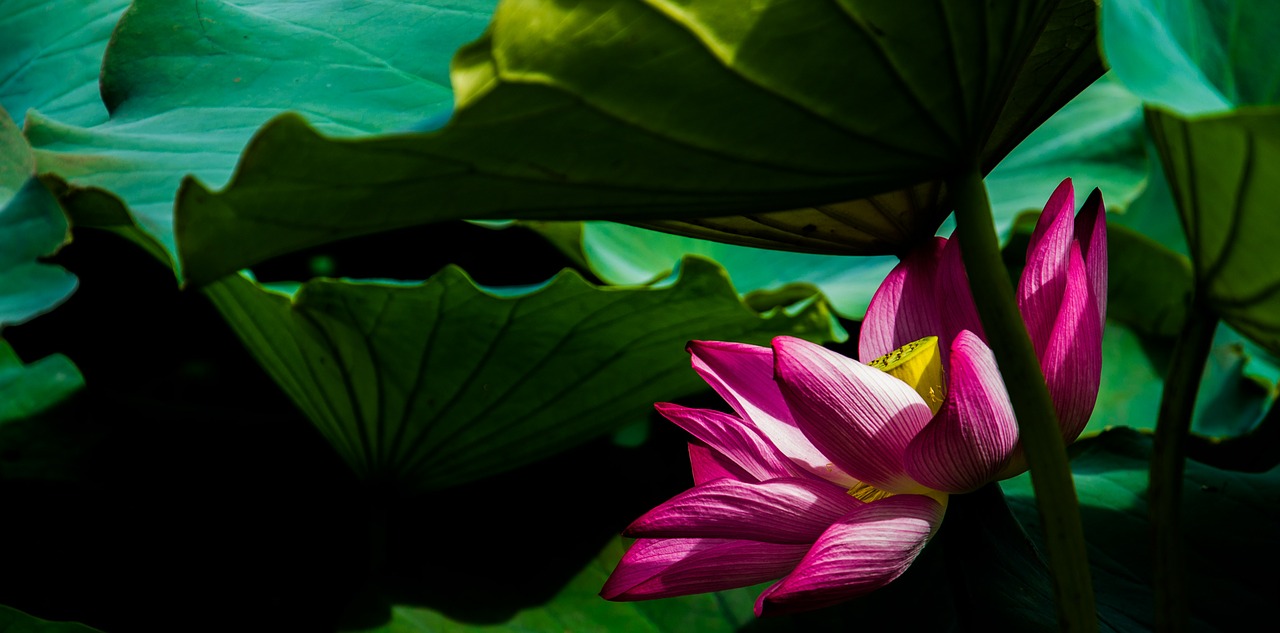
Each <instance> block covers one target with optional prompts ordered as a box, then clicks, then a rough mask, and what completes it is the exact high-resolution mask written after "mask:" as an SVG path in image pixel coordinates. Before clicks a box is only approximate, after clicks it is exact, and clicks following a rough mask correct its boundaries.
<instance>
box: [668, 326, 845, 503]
mask: <svg viewBox="0 0 1280 633" xmlns="http://www.w3.org/2000/svg"><path fill="white" fill-rule="evenodd" d="M688 349H689V353H690V354H691V355H692V356H693V368H694V370H696V371H697V372H698V374H699V375H701V376H702V379H703V380H705V381H707V384H708V385H711V387H712V388H713V389H715V390H716V392H717V393H719V394H720V397H722V398H724V400H725V402H727V403H729V406H730V407H733V410H734V411H737V412H738V415H739V416H741V417H742V419H743V422H745V423H747V424H750V425H751V426H754V427H755V428H756V430H758V431H760V434H761V435H763V436H764V437H766V438H768V439H769V441H770V442H772V443H773V445H774V446H775V447H777V449H778V450H779V451H780V452H781V453H782V454H783V455H786V456H787V457H788V458H789V459H791V460H792V461H794V462H795V463H796V464H798V465H799V466H801V467H802V468H804V469H806V470H808V471H809V472H812V473H815V474H818V475H819V476H822V477H824V478H826V479H829V480H831V481H834V482H836V483H839V484H842V485H847V486H853V485H854V484H856V483H857V481H856V480H854V479H853V478H852V477H850V476H848V475H846V474H845V473H843V472H837V471H836V470H834V469H831V468H829V467H828V465H829V463H830V460H829V459H827V458H826V457H824V456H823V455H822V453H820V452H819V451H818V449H817V448H815V447H814V446H813V444H811V443H810V442H809V440H808V439H807V438H805V436H804V433H801V432H800V429H798V428H796V425H795V422H794V421H793V420H792V416H791V411H790V409H788V407H787V403H786V401H785V400H784V399H783V398H782V393H781V392H780V391H778V385H777V383H775V382H774V380H773V350H771V349H769V348H767V347H758V346H755V345H746V344H744V343H726V342H720V341H693V342H691V343H689V346H688Z"/></svg>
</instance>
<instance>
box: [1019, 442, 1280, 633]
mask: <svg viewBox="0 0 1280 633" xmlns="http://www.w3.org/2000/svg"><path fill="white" fill-rule="evenodd" d="M1072 454H1073V455H1074V457H1073V459H1072V461H1071V466H1072V470H1073V471H1074V472H1075V483H1076V491H1077V493H1078V495H1079V497H1080V505H1081V507H1080V510H1081V515H1082V517H1083V521H1084V529H1085V537H1086V539H1087V540H1088V544H1089V562H1090V565H1091V566H1092V568H1093V582H1094V588H1095V591H1096V592H1097V598H1098V615H1099V620H1100V621H1101V622H1102V623H1103V624H1104V625H1110V626H1111V627H1113V628H1115V629H1118V630H1123V631H1133V630H1150V629H1151V626H1152V625H1151V617H1152V614H1153V613H1154V606H1153V604H1152V596H1151V586H1150V585H1151V582H1150V579H1151V547H1150V532H1149V530H1150V524H1149V522H1148V519H1147V493H1146V489H1147V472H1148V468H1149V463H1150V456H1151V440H1150V438H1147V437H1143V436H1142V435H1140V434H1138V433H1137V432H1135V431H1133V430H1130V429H1117V430H1113V431H1108V432H1106V433H1103V434H1101V435H1099V436H1097V437H1094V438H1090V439H1085V440H1081V441H1079V442H1076V444H1075V445H1073V446H1072ZM1001 486H1002V487H1003V488H1004V490H1005V493H1006V494H1007V495H1008V499H1009V504H1010V506H1011V507H1012V508H1013V511H1014V514H1015V515H1017V516H1018V518H1019V519H1020V520H1021V521H1022V523H1023V525H1024V526H1026V528H1027V531H1028V533H1030V534H1031V535H1032V537H1033V538H1036V537H1037V535H1039V534H1040V533H1041V532H1042V529H1041V527H1040V525H1041V524H1040V519H1039V513H1038V512H1037V510H1036V505H1035V499H1034V496H1033V492H1032V488H1031V481H1030V477H1028V476H1027V475H1022V476H1019V477H1017V478H1014V479H1010V480H1008V481H1005V482H1002V484H1001ZM1182 491H1183V493H1182V517H1183V521H1184V532H1185V533H1186V535H1187V539H1186V542H1187V560H1188V565H1189V569H1188V573H1187V579H1188V582H1189V583H1190V591H1191V595H1194V596H1195V597H1196V600H1195V601H1193V602H1192V603H1191V605H1190V609H1191V616H1192V620H1193V622H1192V624H1193V630H1215V629H1216V630H1225V631H1235V630H1250V629H1252V628H1255V627H1256V626H1257V623H1258V622H1260V621H1262V619H1265V618H1267V617H1269V614H1270V613H1271V612H1272V610H1273V606H1274V603H1275V591H1274V588H1275V579H1274V575H1273V570H1274V569H1275V568H1276V566H1277V565H1280V547H1278V546H1280V542H1278V539H1280V530H1277V526H1280V511H1278V510H1277V508H1280V469H1273V470H1271V471H1269V472H1266V473H1262V474H1242V473H1235V472H1231V471H1225V470H1218V469H1215V468H1211V467H1209V466H1205V465H1203V464H1200V463H1198V462H1195V461H1190V460H1189V461H1188V462H1187V466H1186V474H1185V480H1184V484H1183V486H1182Z"/></svg>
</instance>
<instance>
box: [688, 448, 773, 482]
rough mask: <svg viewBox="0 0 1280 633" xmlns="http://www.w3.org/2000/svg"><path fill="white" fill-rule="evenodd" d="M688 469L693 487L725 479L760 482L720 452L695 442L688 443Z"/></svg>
mask: <svg viewBox="0 0 1280 633" xmlns="http://www.w3.org/2000/svg"><path fill="white" fill-rule="evenodd" d="M689 469H690V470H692V471H693V485H695V486H697V485H699V484H704V483H706V482H708V481H715V480H716V479H723V478H725V477H728V478H729V479H736V480H738V481H760V480H759V479H757V478H755V477H752V476H751V475H750V474H748V473H747V471H745V470H742V467H741V466H739V465H737V464H735V463H733V460H731V459H729V458H728V457H725V456H724V455H723V454H722V453H720V451H717V450H715V449H713V448H709V447H708V446H707V445H706V444H703V443H701V442H697V441H696V440H695V441H694V442H689Z"/></svg>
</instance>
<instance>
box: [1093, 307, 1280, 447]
mask: <svg viewBox="0 0 1280 633" xmlns="http://www.w3.org/2000/svg"><path fill="white" fill-rule="evenodd" d="M1247 344H1248V343H1247V341H1245V340H1244V339H1242V338H1241V336H1240V335H1239V334H1238V333H1236V332H1235V331H1233V330H1231V329H1230V328H1229V327H1226V326H1220V327H1219V328H1218V330H1217V332H1216V333H1215V336H1214V340H1213V346H1212V347H1211V348H1210V351H1209V358H1208V359H1207V361H1206V366H1205V372H1204V375H1203V376H1202V377H1201V379H1200V383H1199V387H1198V389H1199V391H1198V393H1199V396H1198V397H1197V399H1196V408H1195V412H1194V414H1193V417H1192V423H1191V430H1192V431H1193V432H1194V433H1195V434H1196V435H1199V436H1201V437H1204V438H1224V437H1234V436H1238V435H1242V434H1244V433H1246V432H1248V431H1250V430H1251V429H1253V428H1254V427H1255V426H1256V425H1257V423H1258V420H1259V419H1260V418H1261V417H1262V414H1263V412H1264V411H1265V410H1266V407H1267V406H1269V405H1270V404H1271V402H1272V401H1273V400H1274V398H1275V391H1276V386H1275V383H1273V382H1269V381H1267V380H1266V379H1264V378H1261V377H1260V376H1258V374H1259V373H1260V372H1258V371H1257V370H1255V369H1251V368H1250V364H1251V363H1261V364H1263V365H1268V364H1270V363H1269V361H1267V360H1266V359H1265V358H1259V357H1258V356H1257V355H1256V354H1251V353H1250V352H1249V350H1248V348H1247ZM1170 347H1171V341H1170V340H1169V339H1162V338H1158V337H1151V336H1143V335H1140V334H1138V333H1136V332H1135V331H1134V330H1132V329H1130V328H1128V327H1125V326H1122V325H1120V324H1117V323H1114V322H1112V323H1108V324H1107V327H1106V330H1105V332H1104V333H1103V337H1102V383H1101V386H1100V388H1099V390H1098V401H1097V404H1096V405H1095V406H1094V409H1093V416H1092V417H1091V418H1089V425H1088V426H1087V427H1086V428H1085V432H1086V433H1089V432H1097V431H1102V430H1104V429H1106V428H1108V427H1113V426H1128V427H1133V428H1137V429H1153V428H1155V423H1156V417H1157V415H1158V414H1159V411H1160V397H1161V393H1162V391H1163V388H1164V375H1165V372H1166V371H1167V370H1168V366H1169V358H1170V355H1169V351H1170Z"/></svg>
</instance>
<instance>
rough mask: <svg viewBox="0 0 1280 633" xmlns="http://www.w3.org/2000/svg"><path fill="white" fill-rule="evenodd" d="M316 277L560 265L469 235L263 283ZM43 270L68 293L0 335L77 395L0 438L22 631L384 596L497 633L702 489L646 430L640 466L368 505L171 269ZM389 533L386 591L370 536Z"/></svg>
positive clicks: (520, 243) (377, 241) (381, 247)
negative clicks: (672, 502)
mask: <svg viewBox="0 0 1280 633" xmlns="http://www.w3.org/2000/svg"><path fill="white" fill-rule="evenodd" d="M495 254H501V256H500V257H496V256H495ZM317 256H324V257H327V258H328V261H329V263H330V265H331V266H332V272H331V275H332V276H345V277H352V278H364V277H383V278H387V277H391V278H399V279H410V280H414V279H425V278H427V277H429V276H431V275H432V274H434V273H435V272H436V271H437V270H439V269H440V267H442V266H443V265H445V264H448V263H456V264H459V265H461V266H463V268H464V269H465V270H467V272H468V273H470V274H471V275H472V276H473V278H474V279H475V280H476V281H477V282H478V283H481V284H485V285H505V284H530V283H538V282H542V281H545V280H546V279H547V278H549V277H550V276H552V275H553V274H555V273H556V272H557V271H559V270H560V269H561V268H563V267H566V266H570V263H569V260H568V259H566V258H565V257H564V256H562V255H561V254H560V253H559V252H558V251H557V250H555V249H554V248H553V247H551V246H550V245H549V244H548V243H547V242H546V241H545V240H543V239H542V238H541V237H540V236H538V235H536V234H534V233H532V232H529V231H527V230H524V229H521V228H513V229H507V230H502V231H494V230H491V229H487V228H481V227H477V226H473V225H469V224H465V223H458V224H447V225H437V226H432V227H426V228H422V229H412V230H405V231H398V232H394V233H387V234H383V235H376V236H371V237H365V238H359V239H355V240H349V241H346V242H342V243H338V244H335V245H330V246H327V247H325V248H323V249H320V250H313V251H310V252H303V253H298V254H295V255H292V256H290V257H287V258H282V259H280V260H277V261H273V262H269V263H267V264H265V265H263V266H260V267H257V268H256V269H255V272H256V273H257V274H258V276H259V278H260V279H262V280H264V281H265V280H277V279H293V280H305V279H307V278H309V277H311V270H312V269H311V266H312V263H313V262H314V261H315V258H316V257H317ZM52 261H54V262H56V263H58V264H61V265H63V266H65V267H66V268H68V269H69V270H70V271H72V272H73V273H75V274H76V275H77V276H78V277H79V278H80V288H79V289H78V290H77V291H76V293H75V294H74V295H72V297H71V298H70V300H68V301H67V302H66V303H65V304H63V305H62V306H60V307H58V308H57V309H56V310H54V311H53V312H51V313H49V314H46V315H43V316H41V317H38V318H36V319H34V320H32V321H30V322H28V323H26V324H23V325H20V326H15V327H11V328H8V329H6V330H5V332H4V337H5V339H6V340H8V341H9V342H10V343H11V344H12V345H13V346H14V348H15V349H16V350H17V352H18V354H19V356H21V357H22V359H23V360H24V361H25V362H32V361H35V360H36V359H39V358H42V357H44V356H46V355H48V354H52V353H63V354H66V355H67V356H69V357H70V358H71V359H72V360H73V361H74V362H75V363H76V365H77V366H78V367H79V368H80V370H81V371H82V373H83V374H84V377H85V382H86V388H85V389H84V390H82V391H81V392H80V393H79V394H78V395H77V396H75V397H74V398H72V399H71V400H69V401H68V402H66V403H64V404H62V405H60V406H58V407H56V408H54V409H52V410H50V411H48V412H46V413H45V414H43V415H41V416H40V417H39V418H37V419H30V420H24V421H21V422H15V423H12V424H10V425H7V426H5V427H3V428H0V499H3V500H4V504H5V508H6V512H5V518H4V520H3V522H2V523H0V525H2V526H3V527H0V543H2V547H3V552H4V555H3V564H0V604H4V605H8V606H12V607H14V608H17V609H20V610H22V611H25V612H27V613H29V614H31V615H35V616H38V617H41V618H45V619H51V620H76V621H80V622H83V623H85V624H88V625H90V626H94V627H97V628H100V629H102V630H104V631H107V632H108V633H114V632H129V631H206V630H207V631H232V630H234V631H254V630H282V631H284V630H287V631H331V630H333V629H334V627H335V626H337V625H338V623H339V622H340V621H356V622H365V623H376V621H377V620H378V619H379V618H380V617H382V618H385V617H386V611H385V609H386V605H385V603H384V601H383V600H382V599H380V598H375V597H373V596H375V595H386V594H388V593H389V594H393V595H395V596H397V598H399V599H402V600H404V599H408V600H411V601H414V602H419V603H421V604H424V605H427V606H431V607H434V608H437V609H440V610H442V611H444V612H445V613H446V614H449V615H451V616H454V617H457V618H462V619H465V620H467V621H473V622H497V621H502V620H505V619H506V618H507V617H509V616H510V615H511V614H513V613H514V612H515V611H516V610H518V609H520V608H523V607H527V606H532V605H535V604H539V603H541V602H544V601H545V600H547V599H548V598H550V597H551V596H552V595H554V593H555V592H556V591H558V590H559V588H560V587H561V586H563V584H564V583H565V581H567V580H568V579H569V578H570V577H572V576H573V575H574V574H576V573H577V572H578V571H579V570H580V569H581V567H582V566H583V565H584V564H585V563H586V562H587V561H588V560H590V559H591V558H592V557H594V556H595V554H596V553H597V552H598V551H599V549H600V548H601V547H602V546H603V545H604V544H605V543H606V542H607V541H608V540H609V539H610V538H612V537H613V536H615V535H617V534H618V533H619V532H620V531H621V530H622V528H623V527H625V526H626V524H627V523H628V522H629V521H631V520H632V519H634V518H636V517H637V516H639V515H640V514H642V513H643V512H644V511H646V510H648V509H649V508H651V507H652V506H653V505H655V504H657V503H658V502H660V501H662V500H664V499H666V498H667V497H669V496H671V495H673V494H675V493H677V492H679V491H681V490H683V489H684V488H686V487H688V486H689V485H690V483H691V482H690V480H689V475H688V467H687V461H685V460H686V455H685V452H684V438H683V436H682V435H681V434H680V432H679V430H678V429H676V428H675V427H674V425H670V424H664V423H661V422H659V423H656V424H652V425H651V432H650V436H649V440H648V441H647V442H646V443H644V444H643V445H641V446H640V447H636V448H625V447H621V446H617V445H615V444H614V443H613V442H612V441H611V439H610V438H607V437H606V438H601V439H598V440H595V441H592V442H590V443H588V444H586V445H584V446H582V447H580V448H577V449H575V450H572V451H569V452H567V453H565V454H562V455H560V456H558V457H555V458H553V459H550V460H547V461H544V462H541V463H538V464H534V465H532V466H529V467H526V468H522V469H519V470H517V471H514V472H508V473H505V474H501V475H498V476H495V477H492V478H489V479H486V480H482V481H477V482H474V483H471V484H468V485H465V486H461V487H458V488H454V489H451V490H447V491H443V492H440V493H433V494H429V495H419V496H416V497H413V498H403V497H398V496H395V495H393V494H389V493H387V492H386V491H383V490H375V489H372V488H368V487H366V486H363V485H361V484H360V483H359V482H357V481H356V480H355V478H354V476H353V475H352V473H351V471H350V470H349V469H348V468H347V466H346V464H345V463H344V462H342V461H341V459H340V458H339V457H338V454H337V453H336V452H335V451H334V450H333V449H332V448H330V446H329V445H328V444H327V443H326V442H325V441H324V439H323V438H322V437H321V436H320V434H319V433H318V432H317V431H316V430H315V429H314V428H313V427H312V426H311V424H310V423H309V422H308V421H307V420H306V418H305V417H303V416H302V415H301V413H300V412H299V411H298V410H297V409H296V408H295V407H294V406H293V404H292V403H291V402H290V401H289V400H288V398H287V397H286V396H285V395H284V394H283V392H281V391H280V390H279V389H278V388H277V387H276V386H275V384H274V383H273V382H272V380H271V379H270V378H269V377H268V376H267V375H266V373H265V372H263V370H262V369H261V368H259V366H258V365H257V364H256V362H255V361H254V360H253V359H252V357H251V356H250V355H249V354H248V352H247V351H246V350H245V348H244V347H243V346H242V345H241V343H240V341H239V340H238V339H237V338H236V337H235V335H234V334H233V333H232V331H231V330H230V328H229V327H228V326H227V325H226V324H225V323H224V322H223V321H222V319H221V317H220V316H219V314H218V313H217V311H216V310H215V309H214V308H213V306H212V304H211V303H209V302H208V301H207V300H206V299H205V298H204V297H203V296H202V295H201V294H200V293H199V292H198V291H194V290H187V291H183V290H179V288H178V286H177V283H176V282H175V280H174V278H173V274H172V272H171V271H170V270H169V269H168V268H167V267H165V266H164V265H162V264H160V263H159V262H157V261H155V260H154V259H152V258H151V257H150V256H148V255H146V254H145V253H143V252H142V251H141V250H140V249H138V248H135V247H133V246H132V245H131V244H129V243H127V242H125V241H124V240H122V239H120V238H118V237H116V236H113V235H110V234H106V233H102V232H98V231H94V230H77V231H76V233H75V239H74V241H73V242H72V243H71V244H70V245H68V246H66V247H65V248H64V249H63V250H62V251H61V252H59V253H58V254H57V255H56V256H55V257H53V258H52ZM584 272H585V271H584ZM588 277H589V278H590V276H589V275H588ZM689 404H700V405H701V406H717V404H718V403H715V402H711V401H707V402H702V403H694V402H690V403H689ZM547 517H554V518H555V519H554V521H547V520H545V519H546V518H547ZM383 520H385V525H386V534H387V539H388V542H387V548H386V551H388V552H389V553H390V554H389V557H388V560H387V561H386V574H383V575H382V576H381V582H380V583H378V584H377V587H378V588H380V590H379V589H375V588H373V587H374V585H373V584H372V583H371V578H370V577H371V573H370V567H371V557H370V552H371V551H372V550H371V536H370V535H371V523H372V524H373V525H377V523H378V522H379V521H383Z"/></svg>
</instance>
